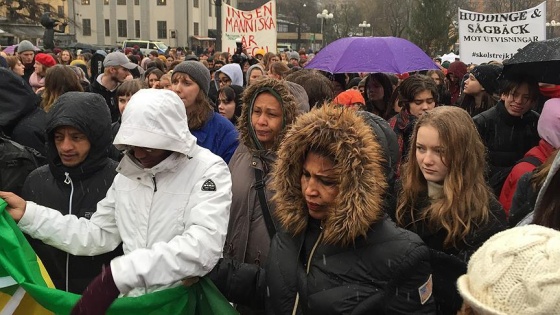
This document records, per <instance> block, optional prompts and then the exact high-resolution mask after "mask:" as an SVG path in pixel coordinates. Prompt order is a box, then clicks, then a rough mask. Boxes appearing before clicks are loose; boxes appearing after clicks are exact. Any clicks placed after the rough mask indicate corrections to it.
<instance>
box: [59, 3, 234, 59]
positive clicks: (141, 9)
mask: <svg viewBox="0 0 560 315" xmlns="http://www.w3.org/2000/svg"><path fill="white" fill-rule="evenodd" d="M216 1H217V0H182V1H174V0H70V1H68V4H67V5H68V17H69V18H70V19H71V20H73V21H74V22H75V23H72V24H71V25H70V30H69V31H70V33H73V34H75V35H76V40H77V41H78V42H80V43H87V44H91V45H97V46H105V47H115V46H120V45H121V44H122V42H123V41H124V40H125V39H144V40H154V41H161V42H163V43H165V44H166V45H168V46H172V47H177V46H181V47H191V48H192V47H195V46H197V45H200V46H202V47H206V46H208V45H210V44H212V42H213V40H214V39H213V38H212V37H215V34H216V29H217V24H216V23H217V22H216V20H217V19H216ZM224 2H225V3H231V5H233V6H236V5H237V0H231V1H228V0H224ZM210 35H214V36H210Z"/></svg>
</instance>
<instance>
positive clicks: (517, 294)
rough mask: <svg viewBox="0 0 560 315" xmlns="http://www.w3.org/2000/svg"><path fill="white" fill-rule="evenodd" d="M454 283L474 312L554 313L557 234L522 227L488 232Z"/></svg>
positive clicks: (559, 301) (558, 287)
mask: <svg viewBox="0 0 560 315" xmlns="http://www.w3.org/2000/svg"><path fill="white" fill-rule="evenodd" d="M457 287H458V289H459V293H460V294H461V296H462V297H463V299H464V301H465V302H466V303H467V304H469V305H470V306H471V307H472V308H473V309H474V310H475V311H476V312H477V314H500V315H501V314H504V315H516V314H523V315H532V314H535V315H536V314H557V313H558V312H559V311H560V232H559V231H556V230H553V229H549V228H546V227H542V226H538V225H526V226H522V227H516V228H513V229H509V230H506V231H503V232H500V233H498V234H496V235H494V236H492V237H491V238H490V239H488V241H486V243H484V245H482V246H481V247H480V248H479V249H478V250H477V251H476V252H475V253H474V254H473V255H472V257H471V259H470V261H469V266H468V271H467V274H465V275H462V276H461V277H460V278H459V280H458V281H457Z"/></svg>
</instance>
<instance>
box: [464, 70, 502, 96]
mask: <svg viewBox="0 0 560 315" xmlns="http://www.w3.org/2000/svg"><path fill="white" fill-rule="evenodd" d="M500 73H502V67H500V66H498V65H480V66H476V67H474V69H473V70H472V71H471V74H472V75H473V76H474V77H475V78H476V80H477V81H478V82H480V85H482V87H483V88H484V90H485V91H486V92H487V93H489V94H494V93H498V92H499V89H500V84H499V82H498V77H499V76H500Z"/></svg>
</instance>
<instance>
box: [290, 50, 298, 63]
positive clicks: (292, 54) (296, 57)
mask: <svg viewBox="0 0 560 315" xmlns="http://www.w3.org/2000/svg"><path fill="white" fill-rule="evenodd" d="M291 59H296V60H297V61H299V54H298V53H297V52H296V51H292V52H291V53H289V54H288V60H291Z"/></svg>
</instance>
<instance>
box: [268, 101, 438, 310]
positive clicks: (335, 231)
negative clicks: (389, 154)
mask: <svg viewBox="0 0 560 315" xmlns="http://www.w3.org/2000/svg"><path fill="white" fill-rule="evenodd" d="M371 131H372V130H371V127H370V126H369V125H367V124H366V123H365V121H364V120H363V119H361V118H360V117H359V116H358V115H356V114H355V112H353V111H350V110H345V109H336V108H330V107H328V106H325V107H323V108H320V109H316V110H313V111H311V112H310V113H309V114H307V115H303V116H301V117H300V118H299V119H298V120H297V121H296V122H295V123H294V125H293V127H292V128H291V129H290V131H289V132H288V133H287V135H286V138H285V139H284V141H283V143H282V145H281V146H280V149H279V151H278V160H277V161H278V162H277V164H276V168H275V170H274V173H273V187H274V188H275V190H276V194H275V196H274V198H273V200H274V201H275V202H276V212H275V215H276V217H277V218H278V220H279V222H280V223H281V224H282V230H281V231H279V233H278V234H277V236H276V237H275V238H274V240H273V242H272V245H271V248H270V253H269V260H268V263H267V266H266V271H267V274H266V280H267V285H268V289H269V293H270V306H271V308H272V310H273V312H274V313H275V314H291V312H292V310H293V309H294V305H296V304H297V306H296V307H297V312H298V314H301V313H303V314H349V313H352V314H385V313H388V314H432V313H434V311H435V305H434V301H433V299H432V298H431V297H430V293H431V267H430V264H429V257H430V256H429V251H428V248H427V247H426V246H425V244H423V242H422V241H421V240H420V238H419V237H418V236H417V235H415V234H413V233H411V232H408V231H406V230H403V229H400V228H397V227H396V225H395V224H394V223H393V222H392V221H391V220H390V219H389V218H388V217H387V216H386V215H385V213H384V210H385V209H384V202H383V196H384V194H385V192H386V189H387V182H386V170H385V169H384V165H383V161H384V158H385V157H384V150H383V149H382V148H381V146H380V144H379V141H378V140H376V139H375V136H373V133H372V132H371ZM310 147H314V148H319V150H320V151H321V152H326V153H325V154H327V155H328V156H331V157H332V158H333V160H334V161H335V169H337V171H338V172H340V173H339V174H340V181H339V184H338V189H339V193H338V197H337V198H336V200H335V201H334V203H333V204H332V207H330V208H329V210H328V214H327V215H326V217H325V219H323V220H322V222H317V221H316V220H313V219H311V218H310V217H309V214H308V209H307V203H306V200H305V197H304V196H303V194H302V188H301V176H302V166H303V165H302V164H303V161H304V160H305V156H306V154H307V152H308V150H309V148H310ZM423 288H424V290H423ZM419 289H420V290H419ZM420 292H424V293H425V294H420ZM296 295H297V296H299V297H296ZM422 302H424V303H422Z"/></svg>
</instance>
